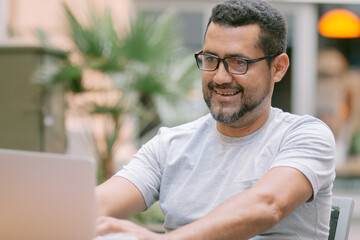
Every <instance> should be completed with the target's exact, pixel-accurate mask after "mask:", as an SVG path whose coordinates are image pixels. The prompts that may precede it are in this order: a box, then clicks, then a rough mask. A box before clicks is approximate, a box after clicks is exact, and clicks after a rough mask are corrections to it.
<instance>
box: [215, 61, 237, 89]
mask: <svg viewBox="0 0 360 240" xmlns="http://www.w3.org/2000/svg"><path fill="white" fill-rule="evenodd" d="M213 80H214V82H216V83H217V84H224V83H230V82H231V81H232V75H231V74H230V73H228V71H227V70H226V68H225V63H224V61H221V62H220V63H219V67H218V68H217V69H216V70H215V76H214V79H213Z"/></svg>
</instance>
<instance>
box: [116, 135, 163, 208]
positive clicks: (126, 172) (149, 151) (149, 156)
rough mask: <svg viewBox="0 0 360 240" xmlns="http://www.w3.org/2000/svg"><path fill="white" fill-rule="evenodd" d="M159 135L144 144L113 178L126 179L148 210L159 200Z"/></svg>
mask: <svg viewBox="0 0 360 240" xmlns="http://www.w3.org/2000/svg"><path fill="white" fill-rule="evenodd" d="M159 139H160V136H159V133H158V135H157V136H155V137H154V138H152V139H151V140H150V141H149V142H147V143H146V144H144V145H143V146H142V147H141V148H140V150H139V151H138V152H137V153H136V154H135V155H134V157H133V158H132V160H131V161H130V162H129V163H128V164H127V165H126V166H124V167H123V168H122V169H121V170H120V171H119V172H117V173H116V174H115V175H114V176H120V177H123V178H126V179H127V180H129V181H130V182H132V183H133V184H134V185H135V186H136V187H137V188H138V189H139V190H140V192H141V194H142V195H143V197H144V200H145V203H146V205H147V207H148V208H149V207H150V206H151V205H152V204H153V203H155V202H156V201H157V200H158V199H159V189H160V182H161V172H162V170H161V168H162V166H161V164H160V161H159V159H160V157H159V154H160V152H159V145H160V143H159V141H160V140H159Z"/></svg>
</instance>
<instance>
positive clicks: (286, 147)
mask: <svg viewBox="0 0 360 240" xmlns="http://www.w3.org/2000/svg"><path fill="white" fill-rule="evenodd" d="M279 150H280V151H279V154H278V155H277V156H276V158H275V159H274V161H273V163H272V165H271V168H274V167H279V166H287V167H293V168H295V169H297V170H299V171H300V172H302V173H303V174H304V175H305V176H306V177H307V179H308V180H309V181H310V183H311V185H312V188H313V196H312V199H314V198H316V195H317V193H318V192H319V191H321V190H326V189H327V188H330V187H332V183H333V181H334V178H335V159H334V156H335V140H334V136H333V134H332V132H331V130H330V129H329V128H328V126H326V125H325V124H324V123H323V122H321V121H320V120H318V119H315V118H307V119H306V120H303V121H301V122H299V123H298V124H296V125H294V127H293V128H291V129H290V130H289V131H288V133H287V134H286V135H285V136H284V139H283V141H282V143H281V145H280V149H279ZM312 199H310V200H312Z"/></svg>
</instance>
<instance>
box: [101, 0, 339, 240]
mask: <svg viewBox="0 0 360 240" xmlns="http://www.w3.org/2000/svg"><path fill="white" fill-rule="evenodd" d="M285 50H286V24H285V20H284V18H283V16H282V15H281V14H280V13H279V12H278V11H277V10H276V9H274V8H273V7H272V6H271V5H270V4H269V3H267V2H264V1H262V0H228V1H225V2H223V3H220V4H218V5H216V6H215V7H214V9H213V11H212V15H211V17H210V20H209V24H208V26H207V31H206V34H205V39H204V48H203V50H202V51H200V52H198V53H196V54H195V57H196V61H197V64H198V66H199V68H200V69H201V70H202V71H203V75H202V87H203V95H204V99H205V102H206V103H207V105H208V107H209V109H210V112H211V115H210V114H209V115H207V116H204V117H202V118H200V119H198V120H196V121H194V122H191V123H188V124H184V125H182V126H179V127H175V128H162V129H161V130H160V131H159V133H158V135H157V136H156V137H154V138H153V139H152V140H150V141H149V142H148V143H147V144H145V145H144V146H143V147H142V148H141V149H140V150H139V152H138V153H137V154H136V155H135V156H134V158H133V159H132V161H131V162H130V164H129V165H128V166H126V167H125V168H124V169H123V170H121V171H120V172H119V173H118V174H116V176H114V177H113V178H111V179H110V180H108V181H107V182H105V183H104V184H102V185H101V186H99V187H98V188H97V194H98V197H99V206H100V215H102V216H107V217H100V218H99V222H98V228H97V230H98V233H99V234H104V233H108V232H125V233H130V234H132V235H136V236H137V237H138V238H139V239H196V240H199V239H206V240H209V239H250V238H251V239H277V240H279V239H287V240H289V239H317V240H321V239H323V240H325V239H327V235H328V230H329V228H328V226H329V219H330V205H331V199H330V198H331V194H332V193H331V191H332V184H333V180H334V178H335V174H334V157H333V156H334V151H335V150H334V148H335V146H334V145H335V144H334V138H333V135H332V133H331V131H330V130H329V128H328V127H327V126H326V125H325V124H324V123H322V122H321V121H319V120H317V119H315V118H313V117H310V116H296V115H293V114H289V113H284V112H282V111H281V110H279V109H276V108H272V107H271V96H272V93H273V88H274V84H275V83H276V82H279V81H280V80H281V79H282V77H283V76H284V75H285V73H286V71H287V69H288V66H289V59H288V56H287V55H286V53H285ZM157 200H159V203H160V207H161V208H162V211H163V212H164V214H165V223H164V227H165V229H166V230H167V233H166V234H162V235H161V234H156V233H152V232H150V231H148V230H146V229H145V228H142V227H140V226H137V225H135V224H133V223H131V222H128V221H126V220H118V219H116V218H127V217H130V216H132V215H134V214H137V213H139V212H141V211H144V210H146V209H147V208H148V207H150V206H151V205H152V204H153V203H154V202H155V201H157ZM109 216H110V217H109ZM112 217H116V218H112Z"/></svg>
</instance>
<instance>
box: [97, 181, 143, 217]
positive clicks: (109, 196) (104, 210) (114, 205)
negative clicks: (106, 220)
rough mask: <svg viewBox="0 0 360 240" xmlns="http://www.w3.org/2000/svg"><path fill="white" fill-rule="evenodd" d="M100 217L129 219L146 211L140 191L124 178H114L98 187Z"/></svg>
mask: <svg viewBox="0 0 360 240" xmlns="http://www.w3.org/2000/svg"><path fill="white" fill-rule="evenodd" d="M96 196H97V200H98V208H99V216H110V217H116V218H129V217H131V216H133V215H136V214H138V213H140V212H142V211H144V210H146V204H145V200H144V198H143V196H142V194H141V192H140V191H139V189H138V188H137V187H136V186H135V185H134V184H133V183H131V182H130V181H128V180H126V179H125V178H122V177H112V178H110V179H109V180H107V181H106V182H104V183H103V184H101V185H99V186H98V187H96Z"/></svg>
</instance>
